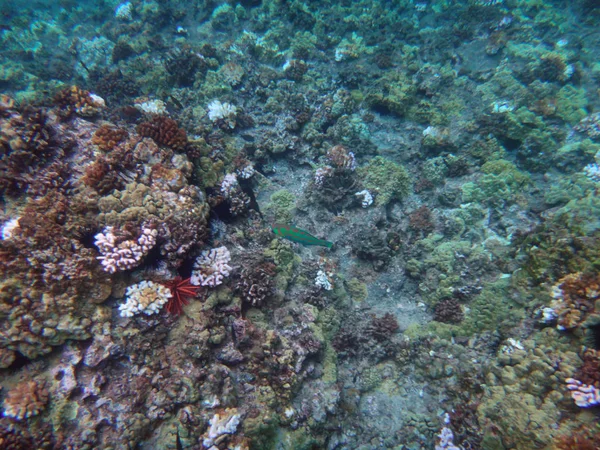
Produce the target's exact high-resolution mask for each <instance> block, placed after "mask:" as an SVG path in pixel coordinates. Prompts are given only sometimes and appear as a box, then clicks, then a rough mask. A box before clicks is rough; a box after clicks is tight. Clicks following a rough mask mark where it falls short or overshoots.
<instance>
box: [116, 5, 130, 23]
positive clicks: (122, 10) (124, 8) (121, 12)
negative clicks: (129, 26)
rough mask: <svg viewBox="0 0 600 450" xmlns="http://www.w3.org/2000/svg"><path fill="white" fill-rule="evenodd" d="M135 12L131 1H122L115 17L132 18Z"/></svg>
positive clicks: (121, 18)
mask: <svg viewBox="0 0 600 450" xmlns="http://www.w3.org/2000/svg"><path fill="white" fill-rule="evenodd" d="M132 14H133V5H132V4H131V2H127V3H121V4H120V5H119V6H117V9H116V10H115V17H116V18H117V19H119V20H131V18H132Z"/></svg>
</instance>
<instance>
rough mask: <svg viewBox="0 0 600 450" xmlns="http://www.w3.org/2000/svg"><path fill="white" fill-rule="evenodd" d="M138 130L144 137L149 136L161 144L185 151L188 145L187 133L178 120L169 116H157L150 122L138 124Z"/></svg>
mask: <svg viewBox="0 0 600 450" xmlns="http://www.w3.org/2000/svg"><path fill="white" fill-rule="evenodd" d="M137 131H138V133H139V134H140V135H142V136H144V137H149V138H152V139H153V140H154V142H156V143H157V144H159V145H164V146H166V147H169V148H172V149H173V150H177V151H183V150H185V148H186V146H187V142H188V141H187V134H186V132H185V130H184V129H182V128H179V127H178V126H177V122H175V121H174V120H173V119H170V118H169V117H165V116H156V117H153V118H152V120H150V121H149V122H143V123H141V124H139V125H138V128H137Z"/></svg>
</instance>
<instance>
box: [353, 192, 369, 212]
mask: <svg viewBox="0 0 600 450" xmlns="http://www.w3.org/2000/svg"><path fill="white" fill-rule="evenodd" d="M354 195H355V196H356V197H359V198H360V197H362V200H361V205H362V207H363V208H367V207H369V206H371V205H372V204H373V195H372V194H371V193H370V192H369V191H367V190H366V189H365V190H364V191H360V192H357V193H356V194H354Z"/></svg>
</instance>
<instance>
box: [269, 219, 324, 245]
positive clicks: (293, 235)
mask: <svg viewBox="0 0 600 450" xmlns="http://www.w3.org/2000/svg"><path fill="white" fill-rule="evenodd" d="M273 233H275V234H276V235H277V236H281V237H282V238H284V239H287V240H289V241H292V242H298V243H299V244H303V245H320V246H322V247H327V248H331V247H332V246H333V242H329V241H326V240H324V239H319V238H317V237H315V236H313V235H312V234H310V233H309V232H308V231H304V230H301V229H300V228H296V227H293V226H291V225H279V224H275V225H273Z"/></svg>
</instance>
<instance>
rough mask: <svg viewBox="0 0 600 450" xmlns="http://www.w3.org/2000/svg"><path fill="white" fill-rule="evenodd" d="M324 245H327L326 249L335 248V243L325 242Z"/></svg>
mask: <svg viewBox="0 0 600 450" xmlns="http://www.w3.org/2000/svg"><path fill="white" fill-rule="evenodd" d="M324 244H325V247H327V248H331V247H333V242H330V241H325V242H324Z"/></svg>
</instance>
